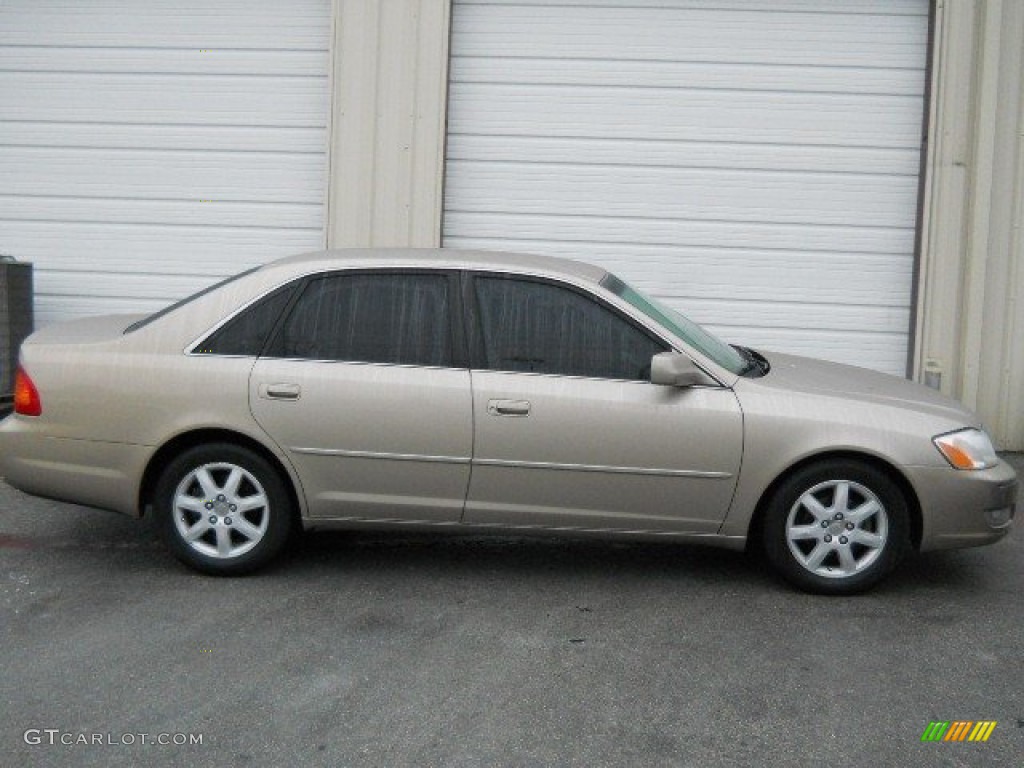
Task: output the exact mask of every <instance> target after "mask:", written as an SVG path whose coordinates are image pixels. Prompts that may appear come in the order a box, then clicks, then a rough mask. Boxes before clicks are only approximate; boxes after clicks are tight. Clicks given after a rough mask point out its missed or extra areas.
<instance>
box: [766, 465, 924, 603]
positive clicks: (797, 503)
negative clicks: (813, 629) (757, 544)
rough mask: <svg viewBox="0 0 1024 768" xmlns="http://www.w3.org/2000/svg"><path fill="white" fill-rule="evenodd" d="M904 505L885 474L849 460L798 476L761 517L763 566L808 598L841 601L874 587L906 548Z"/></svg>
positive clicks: (800, 472) (782, 487) (784, 486)
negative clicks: (769, 566)
mask: <svg viewBox="0 0 1024 768" xmlns="http://www.w3.org/2000/svg"><path fill="white" fill-rule="evenodd" d="M909 532H910V527H909V516H908V512H907V501H906V498H905V497H904V495H903V492H902V491H901V490H900V488H899V487H898V486H897V485H896V484H895V483H894V482H893V481H892V480H891V479H890V478H889V476H888V475H887V474H885V473H884V472H882V471H880V470H879V469H876V468H875V467H873V466H871V465H868V464H863V463H860V462H856V461H845V460H832V461H823V462H821V463H818V464H813V465H810V466H808V467H805V468H803V469H801V470H798V471H797V472H796V473H794V474H793V475H792V476H791V477H789V478H787V479H786V480H785V481H784V482H783V483H782V484H781V485H780V486H779V488H778V489H777V490H776V492H775V494H774V495H773V496H772V498H771V500H770V501H769V505H768V508H767V510H766V512H765V519H764V527H763V534H764V539H763V544H764V549H765V553H766V554H767V556H768V560H769V561H770V562H771V563H772V565H774V566H775V568H776V569H777V570H778V571H779V573H780V574H781V575H782V576H783V577H784V578H785V579H786V580H788V581H789V582H790V583H791V584H794V585H795V586H797V587H799V588H800V589H803V590H805V591H808V592H815V593H818V594H830V595H848V594H853V593H856V592H862V591H864V590H866V589H869V588H870V587H872V586H874V585H875V584H877V583H878V582H879V581H880V580H881V579H882V578H884V577H885V576H886V575H887V574H888V573H889V572H890V571H892V570H893V568H895V567H896V565H897V563H899V561H900V559H901V558H902V557H903V554H904V553H905V552H906V550H907V548H908V545H909Z"/></svg>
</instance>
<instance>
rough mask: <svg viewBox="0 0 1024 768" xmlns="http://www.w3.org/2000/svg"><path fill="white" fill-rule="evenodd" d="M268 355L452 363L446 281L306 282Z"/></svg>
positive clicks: (376, 277) (364, 277) (379, 277)
mask: <svg viewBox="0 0 1024 768" xmlns="http://www.w3.org/2000/svg"><path fill="white" fill-rule="evenodd" d="M268 354H272V355H275V356H279V357H298V358H309V359H313V360H351V361H359V362H369V363H401V364H406V365H438V366H443V365H451V360H452V343H451V324H450V322H449V307H448V278H447V277H446V276H444V275H431V274H418V275H412V274H344V275H331V276H327V277H320V278H316V279H314V280H311V281H310V282H309V283H308V284H307V286H306V288H305V289H304V290H303V292H302V295H301V296H300V297H299V300H298V301H297V302H296V303H295V306H294V307H293V308H292V310H291V312H290V313H289V315H288V318H287V319H286V320H285V321H284V323H283V325H282V326H281V329H280V331H279V332H278V333H277V336H276V338H275V340H274V341H273V342H272V344H271V349H270V351H269V352H268Z"/></svg>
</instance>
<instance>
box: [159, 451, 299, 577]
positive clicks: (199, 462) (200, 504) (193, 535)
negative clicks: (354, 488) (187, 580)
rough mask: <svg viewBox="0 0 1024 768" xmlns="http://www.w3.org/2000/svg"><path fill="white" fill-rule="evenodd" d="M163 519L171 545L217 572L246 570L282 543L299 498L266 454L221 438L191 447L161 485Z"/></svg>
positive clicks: (205, 569) (161, 523)
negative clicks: (294, 500) (291, 494)
mask: <svg viewBox="0 0 1024 768" xmlns="http://www.w3.org/2000/svg"><path fill="white" fill-rule="evenodd" d="M155 508H156V512H157V515H158V518H159V520H158V525H159V527H160V530H161V533H162V535H163V537H164V540H165V541H166V542H167V545H168V547H169V548H170V550H171V552H173V553H174V555H175V557H177V558H178V559H179V560H181V561H182V562H184V563H186V564H187V565H190V566H192V567H193V568H195V569H197V570H200V571H203V572H204V573H211V574H223V575H228V574H242V573H248V572H250V571H253V570H255V569H257V568H259V567H260V566H262V565H264V564H266V563H267V562H268V561H269V560H271V558H273V557H274V556H275V555H276V554H277V553H278V552H280V551H281V549H282V547H284V545H285V543H286V542H287V540H288V535H289V531H290V530H291V527H292V526H291V519H292V504H291V499H290V497H289V494H288V492H287V489H286V487H285V485H284V483H283V482H282V481H281V478H280V476H279V475H278V473H277V472H276V471H275V469H274V467H272V466H271V465H270V464H269V463H268V462H267V461H266V460H265V459H264V458H263V457H262V456H259V455H258V454H256V453H254V452H252V451H250V450H248V449H246V448H242V447H240V446H237V445H231V444H230V443H217V444H211V445H203V446H197V447H195V448H192V449H190V450H188V451H185V452H184V453H182V454H181V455H180V456H178V457H177V458H176V459H175V460H174V461H172V462H171V463H170V465H169V466H168V467H167V469H166V470H164V473H163V474H162V475H161V477H160V481H159V482H158V483H157V487H156V499H155Z"/></svg>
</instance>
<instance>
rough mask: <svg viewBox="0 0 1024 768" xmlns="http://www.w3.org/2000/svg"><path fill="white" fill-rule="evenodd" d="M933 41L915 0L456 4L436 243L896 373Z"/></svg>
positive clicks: (730, 334)
mask: <svg viewBox="0 0 1024 768" xmlns="http://www.w3.org/2000/svg"><path fill="white" fill-rule="evenodd" d="M927 35H928V3H927V2H926V0H900V2H893V3H889V2H875V1H873V0H865V1H864V2H851V3H842V4H823V3H818V2H811V1H808V2H803V1H802V0H794V2H783V3H779V2H757V0H744V1H743V2H732V0H723V2H715V3H714V4H713V5H711V4H707V3H699V2H687V1H686V0H650V1H649V2H648V1H646V0H645V1H644V2H628V1H627V0H621V1H620V2H616V1H615V0H599V2H589V1H588V0H573V1H572V2H565V3H562V2H560V3H558V4H557V5H551V4H546V3H536V2H528V3H520V2H501V1H500V0H494V1H493V2H481V3H476V2H456V3H455V6H454V11H453V36H452V65H451V69H450V74H451V87H450V92H449V94H450V95H449V123H448V125H449V134H448V156H447V157H448V159H447V167H446V190H445V218H444V236H443V238H444V239H443V242H444V244H445V245H448V246H464V247H479V248H483V249H495V250H524V251H534V252H540V253H550V254H554V255H562V256H569V257H575V258H580V259H584V260H590V261H594V262H596V263H598V264H601V265H602V266H605V267H607V268H609V269H612V270H613V271H616V272H618V273H619V274H621V275H622V276H623V277H624V278H625V279H627V280H629V281H631V282H633V283H636V284H637V285H638V286H640V287H641V288H644V289H646V290H648V291H649V292H651V293H653V294H654V295H656V296H659V297H660V298H662V299H663V300H665V301H667V302H668V303H670V304H672V305H673V306H676V307H678V308H680V309H682V310H683V311H688V312H689V313H690V314H691V315H692V316H694V317H695V318H696V319H698V320H703V321H705V322H707V323H708V325H709V327H712V328H713V329H718V330H719V331H721V332H722V334H723V335H724V336H725V337H726V338H728V339H730V340H734V341H744V342H748V343H754V344H755V345H756V346H763V347H764V348H766V349H780V350H783V351H792V352H796V353H804V354H808V353H810V354H815V355H817V356H821V357H825V358H828V359H833V360H838V361H840V362H851V363H856V364H860V365H869V366H871V367H876V368H878V369H880V370H884V371H887V372H890V373H896V374H902V373H904V372H905V365H906V353H907V336H908V331H909V324H910V303H911V302H910V295H911V286H912V281H913V273H914V247H915V228H916V214H917V197H918V173H919V169H920V160H921V136H922V123H923V110H924V83H925V59H926V55H927ZM830 339H831V341H830Z"/></svg>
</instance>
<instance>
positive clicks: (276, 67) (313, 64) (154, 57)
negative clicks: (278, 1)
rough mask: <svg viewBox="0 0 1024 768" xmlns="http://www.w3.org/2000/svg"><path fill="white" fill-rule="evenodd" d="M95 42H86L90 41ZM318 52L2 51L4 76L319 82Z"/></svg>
mask: <svg viewBox="0 0 1024 768" xmlns="http://www.w3.org/2000/svg"><path fill="white" fill-rule="evenodd" d="M92 39H93V38H92V37H90V40H92ZM326 56H327V54H326V53H325V52H324V51H322V50H315V49H314V50H308V51H301V50H294V49H292V50H266V49H264V50H255V51H254V50H237V49H227V50H225V49H221V48H195V49H186V50H182V49H180V48H138V47H134V46H133V47H131V48H96V47H63V48H53V47H49V46H42V45H19V46H18V47H16V48H15V47H11V48H0V70H2V71H4V72H35V73H40V72H61V73H77V74H82V73H89V74H103V73H114V74H123V73H125V72H132V73H136V74H138V75H154V74H170V75H183V74H189V75H211V74H216V75H245V76H246V77H256V76H264V75H268V76H272V77H281V76H285V75H287V76H290V77H294V76H296V75H308V76H314V77H323V74H324V61H325V59H326Z"/></svg>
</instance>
